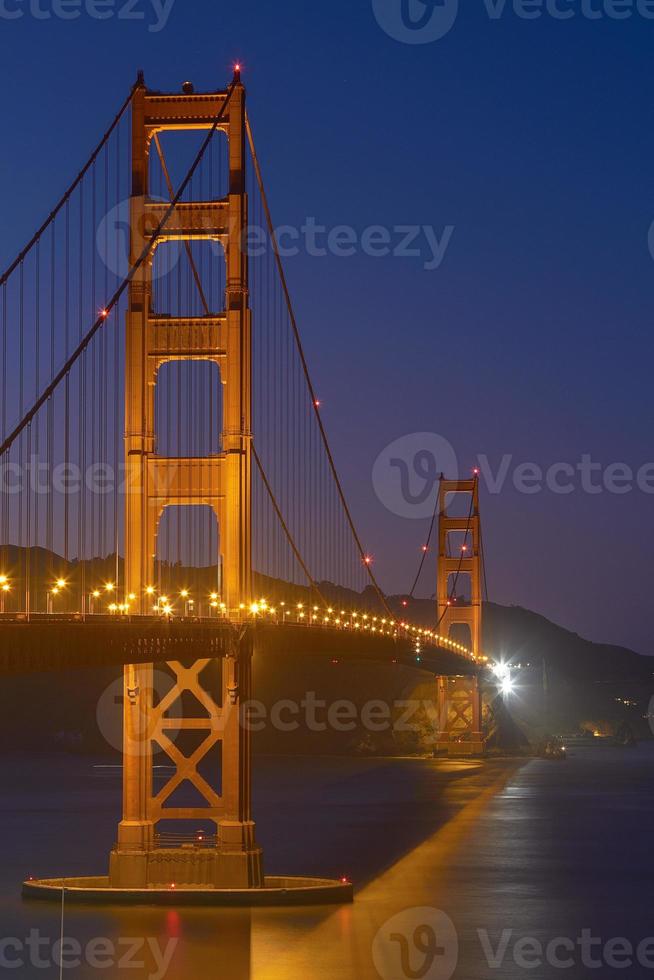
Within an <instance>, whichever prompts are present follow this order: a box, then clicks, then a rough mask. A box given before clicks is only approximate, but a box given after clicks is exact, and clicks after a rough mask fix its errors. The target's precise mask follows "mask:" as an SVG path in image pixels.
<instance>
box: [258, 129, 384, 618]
mask: <svg viewBox="0 0 654 980" xmlns="http://www.w3.org/2000/svg"><path fill="white" fill-rule="evenodd" d="M245 127H246V132H247V138H248V143H249V146H250V152H251V154H252V161H253V164H254V171H255V174H256V178H257V184H258V185H259V192H260V194H261V201H262V204H263V209H264V213H265V215H266V224H267V226H268V233H269V235H270V239H271V242H272V246H273V253H274V256H275V262H276V265H277V271H278V273H279V278H280V282H281V285H282V290H283V293H284V298H285V301H286V308H287V310H288V315H289V318H290V322H291V327H292V330H293V336H294V338H295V343H296V346H297V350H298V354H299V356H300V362H301V364H302V371H303V373H304V378H305V381H306V384H307V388H308V390H309V396H310V398H311V404H312V406H313V411H314V414H315V417H316V420H317V423H318V428H319V430H320V436H321V439H322V443H323V446H324V448H325V452H326V454H327V459H328V461H329V467H330V469H331V473H332V476H333V478H334V482H335V484H336V489H337V491H338V496H339V497H340V500H341V504H342V506H343V510H344V513H345V517H346V519H347V523H348V525H349V527H350V531H351V532H352V537H353V538H354V542H355V544H356V546H357V549H358V551H359V555H360V557H361V561H362V563H363V565H364V567H365V568H366V570H367V573H368V577H369V578H370V581H371V583H372V586H373V588H374V590H375V592H376V593H377V596H378V598H379V599H380V601H381V603H382V605H383V607H384V609H385V610H386V612H387V613H388V615H389V616H390V617H391V618H393V612H392V610H391V608H390V606H389V604H388V600H387V599H386V596H385V595H384V593H383V592H382V590H381V587H380V586H379V583H378V582H377V579H376V577H375V574H374V572H373V570H372V568H371V567H370V560H369V559H368V558H367V557H366V553H365V551H364V549H363V545H362V544H361V539H360V538H359V534H358V532H357V529H356V527H355V524H354V520H353V518H352V514H351V511H350V508H349V506H348V503H347V500H346V498H345V493H344V491H343V487H342V484H341V481H340V477H339V475H338V471H337V469H336V464H335V462H334V457H333V455H332V451H331V449H330V446H329V442H328V440H327V433H326V431H325V427H324V425H323V422H322V418H321V415H320V411H319V402H318V399H317V396H316V391H315V389H314V387H313V382H312V381H311V375H310V374H309V366H308V364H307V360H306V356H305V353H304V347H303V345H302V340H301V338H300V331H299V329H298V325H297V320H296V317H295V311H294V308H293V303H292V301H291V295H290V292H289V289H288V283H287V281H286V274H285V272H284V265H283V263H282V259H281V256H280V254H279V247H278V244H277V235H276V233H275V228H274V226H273V222H272V216H271V213H270V207H269V206H268V197H267V195H266V190H265V186H264V183H263V175H262V172H261V167H260V165H259V158H258V156H257V152H256V149H255V146H254V137H253V134H252V126H251V123H250V118H249V116H248V115H247V113H246V116H245Z"/></svg>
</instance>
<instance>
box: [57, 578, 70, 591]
mask: <svg viewBox="0 0 654 980" xmlns="http://www.w3.org/2000/svg"><path fill="white" fill-rule="evenodd" d="M67 584H68V583H67V582H66V579H65V578H58V579H57V588H58V589H65V588H66V585H67Z"/></svg>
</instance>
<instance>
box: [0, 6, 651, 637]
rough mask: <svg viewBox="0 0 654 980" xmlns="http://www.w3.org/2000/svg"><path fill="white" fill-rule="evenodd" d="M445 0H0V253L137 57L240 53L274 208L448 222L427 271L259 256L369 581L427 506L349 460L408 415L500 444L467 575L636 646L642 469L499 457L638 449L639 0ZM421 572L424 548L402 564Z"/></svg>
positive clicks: (645, 58)
mask: <svg viewBox="0 0 654 980" xmlns="http://www.w3.org/2000/svg"><path fill="white" fill-rule="evenodd" d="M39 2H40V8H39V9H41V10H45V11H48V10H50V11H51V10H52V4H51V2H50V0H39ZM124 2H125V0H117V4H116V6H117V8H118V9H120V8H122V7H123V6H124ZM387 2H388V3H391V4H392V3H393V0H387ZM399 2H400V0H397V5H398V6H399ZM413 2H414V3H416V4H418V0H413ZM17 6H20V5H19V4H18V0H5V3H4V5H3V4H0V7H1V8H2V9H4V10H7V9H9V10H13V9H14V8H15V7H17ZM571 6H572V8H573V9H579V8H580V4H579V5H577V6H575V4H574V3H572V4H571ZM463 7H464V9H462V10H461V11H460V13H459V16H458V18H457V21H456V23H455V25H454V27H453V28H452V30H451V31H450V32H449V33H448V34H447V35H446V36H445V37H443V38H442V39H441V40H438V41H435V42H434V43H429V44H424V45H423V44H404V43H400V42H398V41H397V40H394V39H393V38H391V37H389V36H388V35H387V34H386V33H385V32H384V31H383V30H382V29H381V27H380V26H379V24H378V23H377V20H376V19H375V16H374V14H373V9H372V3H371V0H330V2H329V3H320V4H317V3H313V4H310V3H307V2H306V0H304V2H299V0H283V2H280V3H271V2H270V0H256V2H238V3H226V2H222V0H176V3H175V5H174V7H173V9H172V13H171V15H170V19H169V20H168V22H167V24H166V26H165V27H164V29H163V30H161V31H159V32H156V33H155V32H152V31H149V30H148V25H149V24H150V25H152V23H153V22H154V21H155V20H156V17H155V16H154V15H153V12H152V0H138V3H137V4H136V6H135V8H134V9H135V11H136V12H137V13H138V12H143V13H144V14H145V17H146V19H145V20H143V21H139V20H124V19H119V18H117V17H116V16H113V17H112V18H110V19H107V20H104V21H98V20H94V19H93V18H91V17H90V16H89V15H88V13H84V14H83V15H82V16H80V17H79V19H77V20H71V21H63V20H61V19H57V18H55V17H52V18H50V19H37V18H36V17H35V16H34V14H33V13H31V12H30V4H29V2H27V0H26V2H25V3H24V4H23V5H22V9H23V11H24V16H23V17H21V18H19V19H15V20H8V19H5V18H3V17H2V16H0V43H1V50H2V62H1V64H2V68H1V72H2V79H3V84H2V86H1V88H0V92H1V94H0V100H1V106H2V111H1V116H2V121H3V126H4V138H3V139H2V141H1V142H0V177H1V179H2V185H3V187H4V189H5V193H4V196H3V204H2V224H1V226H0V257H1V262H2V265H5V264H6V262H7V261H8V260H9V259H10V258H11V257H13V254H14V253H15V252H16V251H17V249H18V247H19V246H20V245H22V243H23V241H24V240H25V239H27V238H28V237H29V235H30V234H31V233H32V231H33V230H34V228H35V226H36V225H37V223H39V222H40V220H41V219H42V218H43V216H44V215H45V213H47V211H48V210H49V209H50V207H51V206H52V204H53V203H54V201H55V199H56V198H57V197H58V195H59V194H60V192H61V190H62V189H63V187H64V186H65V185H66V184H67V183H68V182H69V180H70V179H71V178H72V176H73V175H74V173H76V172H77V170H78V169H79V167H80V166H81V164H82V163H83V162H84V160H85V159H86V157H87V156H88V151H89V150H90V148H91V146H92V145H93V144H94V142H95V141H96V140H97V139H98V138H99V135H100V133H101V131H102V130H103V129H104V127H105V126H106V124H107V123H108V121H109V120H110V119H111V117H112V115H113V113H114V111H115V109H116V108H117V106H118V105H119V103H120V102H121V101H122V99H123V98H124V95H125V93H126V91H127V89H128V87H129V85H130V84H131V83H132V81H133V79H134V77H135V75H136V71H137V69H138V68H139V67H142V68H143V69H144V70H145V73H146V81H147V82H148V84H149V85H150V86H151V87H154V88H162V89H169V90H177V88H178V86H179V85H180V83H181V82H182V81H183V80H184V79H186V78H191V79H192V80H193V81H194V82H195V84H196V86H197V87H198V88H215V87H218V86H223V85H224V84H226V82H227V81H228V79H229V76H230V65H231V63H232V62H233V60H234V59H235V58H240V59H242V60H243V62H244V65H245V73H244V80H245V82H246V84H247V86H248V92H249V107H250V113H251V116H252V119H253V123H254V125H255V128H256V137H257V142H258V146H259V152H260V156H261V159H262V164H263V167H264V170H265V173H266V175H267V182H268V189H269V195H270V199H271V204H272V207H273V215H274V218H275V221H276V222H277V223H288V224H290V225H297V226H300V225H302V224H304V222H305V221H306V218H307V216H314V217H315V218H316V220H317V221H318V222H320V223H322V224H325V225H328V226H330V227H332V226H334V225H338V224H347V225H351V226H353V227H354V228H355V229H357V230H358V231H359V232H361V231H362V230H363V229H364V228H366V227H367V226H369V225H383V226H385V227H389V228H393V226H395V225H412V224H416V225H420V226H422V225H428V226H433V227H434V228H435V229H436V231H437V233H438V235H440V234H441V233H442V230H443V228H444V227H445V226H448V225H451V226H454V232H453V234H452V238H451V241H450V243H449V246H448V248H447V251H446V254H445V257H444V260H443V262H442V264H441V265H440V267H439V268H438V269H436V270H432V271H428V270H425V269H424V267H423V266H424V261H425V257H424V256H423V257H422V258H420V257H413V258H402V257H396V256H388V257H386V258H373V257H370V256H367V255H362V254H357V255H355V256H352V257H348V258H344V257H338V256H328V257H322V258H318V257H313V256H308V255H306V254H302V255H300V256H298V257H296V258H292V259H289V260H288V262H287V270H288V275H289V280H290V284H291V287H292V291H293V295H294V297H295V301H296V305H297V309H298V313H299V319H300V322H301V324H302V331H303V336H304V339H305V343H306V347H307V351H308V355H309V359H310V364H311V366H312V370H313V374H314V376H315V379H316V384H317V388H318V389H319V391H320V396H321V398H322V400H323V402H324V417H325V421H326V424H327V427H328V431H329V433H330V435H331V438H332V442H333V445H334V450H335V454H336V458H337V461H338V463H339V466H340V469H341V471H342V473H343V477H344V481H345V484H346V488H347V491H348V494H349V496H350V498H351V501H352V505H353V510H354V513H355V516H356V519H357V522H358V524H359V526H360V528H361V533H362V537H363V539H364V541H365V542H366V543H367V546H368V547H369V550H370V552H371V553H372V554H374V556H375V567H376V571H377V573H378V576H379V578H380V580H381V581H382V583H383V585H384V586H385V587H386V588H387V589H388V590H392V591H401V590H405V589H407V588H408V587H409V585H410V582H411V580H412V578H413V574H414V571H415V565H416V562H417V560H418V557H419V549H420V545H421V544H422V542H423V540H424V536H425V534H426V527H427V524H428V520H422V521H420V520H407V519H405V518H401V517H398V516H396V515H394V514H392V513H390V512H389V511H388V510H387V509H386V508H385V507H384V506H383V504H382V503H381V501H380V500H379V499H378V497H377V495H376V494H375V492H374V489H373V484H372V479H371V472H372V467H373V463H374V461H375V459H376V458H377V456H378V454H379V453H380V452H381V451H382V450H383V449H384V447H385V446H386V445H387V444H388V443H390V442H391V441H393V440H395V439H397V438H399V437H402V436H405V435H406V434H408V433H414V432H433V433H437V434H439V435H441V436H443V437H444V438H446V439H447V440H448V441H449V442H450V443H451V444H452V446H453V447H454V450H455V452H456V454H457V457H458V459H459V462H460V465H461V469H462V471H464V470H467V469H468V468H469V467H470V466H472V465H473V464H474V462H475V459H476V457H477V454H480V453H481V454H486V455H487V457H488V459H489V461H490V465H491V466H492V468H493V470H495V469H497V467H498V466H499V463H500V460H501V458H502V456H503V455H504V454H510V455H511V457H512V461H511V466H510V469H509V477H508V479H507V482H506V485H505V487H504V489H503V490H502V491H501V492H500V493H498V494H491V493H489V492H488V490H487V489H484V490H483V498H482V508H483V520H484V528H485V538H486V548H487V556H488V566H489V569H488V570H489V587H490V597H491V598H492V599H494V600H497V601H500V602H504V603H517V604H520V605H524V606H528V607H530V608H533V609H535V610H537V611H540V612H543V613H544V614H546V615H548V616H550V617H551V618H553V619H555V620H556V621H558V622H560V623H562V624H564V625H566V626H568V627H571V628H572V629H574V630H576V631H578V632H579V633H581V634H583V635H585V636H588V637H590V638H592V639H597V640H606V641H611V642H619V643H625V644H628V645H632V646H633V647H635V648H636V649H638V650H640V651H642V652H645V653H649V652H654V651H653V650H652V649H651V643H650V629H651V625H652V613H651V599H650V592H649V589H650V581H651V563H652V557H651V556H652V508H653V507H654V496H652V495H651V494H646V493H643V492H642V491H641V490H639V489H637V488H635V489H633V490H632V491H631V492H629V493H625V494H614V493H608V492H606V491H604V492H602V493H599V494H589V493H587V492H584V490H583V488H582V486H581V479H580V478H577V479H576V481H575V485H574V487H575V488H574V490H573V492H571V493H569V494H565V495H563V494H555V493H552V492H551V491H550V490H548V489H543V490H542V492H540V493H537V494H533V495H526V494H523V493H519V492H517V491H516V490H515V488H514V487H513V485H512V476H511V474H512V473H513V471H514V469H515V466H517V465H518V464H520V463H525V462H534V463H537V464H539V465H540V466H542V467H543V468H547V467H549V466H550V465H551V464H553V463H556V462H564V463H569V464H571V465H572V466H576V464H577V463H578V462H579V461H580V460H581V459H582V457H583V455H584V454H590V455H591V456H592V458H593V460H594V461H596V462H598V463H601V464H603V466H604V467H606V466H608V465H609V464H611V463H617V462H624V463H627V464H629V465H630V466H631V467H633V468H634V470H637V469H638V468H639V467H640V466H641V465H643V464H644V463H647V462H649V461H654V446H653V445H652V438H651V431H652V408H651V399H652V394H651V370H652V369H651V363H652V354H653V350H654V341H653V340H652V330H651V321H652V294H653V291H654V260H653V259H652V256H651V255H650V252H649V249H648V232H649V229H650V225H651V224H652V222H653V221H654V181H653V174H654V168H653V166H652V160H653V149H654V140H653V135H652V134H653V133H654V120H653V118H652V116H653V114H654V103H653V101H652V78H653V74H652V71H653V70H652V64H653V62H652V49H653V47H654V21H652V20H649V21H648V20H644V19H643V18H642V17H641V16H639V15H637V14H634V15H633V16H632V17H631V18H630V19H626V20H622V21H619V20H615V19H612V18H609V17H606V16H604V17H601V18H599V19H597V20H592V21H591V20H588V19H586V18H584V17H582V16H581V15H579V16H576V17H574V18H573V19H571V20H569V21H558V20H554V19H552V18H551V17H549V16H547V15H545V16H543V17H542V18H540V19H537V20H531V21H528V20H524V19H522V18H520V17H518V16H517V15H516V13H515V12H514V11H513V9H512V8H511V6H510V5H508V6H507V8H506V9H505V12H504V14H503V16H502V17H500V18H499V19H491V18H490V17H489V16H488V13H487V12H486V7H485V6H484V4H483V2H482V0H479V2H474V0H466V2H465V4H464V5H463ZM595 7H597V8H600V7H601V0H595ZM103 9H105V10H111V7H110V6H109V5H107V7H105V8H103ZM416 9H417V7H416ZM113 12H114V13H116V10H114V11H113ZM427 258H429V255H427ZM594 479H595V480H598V479H599V480H600V481H601V479H602V476H601V474H600V475H599V477H597V476H596V477H595V478H594ZM650 482H652V483H654V481H650ZM432 591H433V586H432V584H431V582H430V581H429V576H428V574H426V575H425V578H424V579H423V582H422V589H421V592H422V594H429V593H430V592H432Z"/></svg>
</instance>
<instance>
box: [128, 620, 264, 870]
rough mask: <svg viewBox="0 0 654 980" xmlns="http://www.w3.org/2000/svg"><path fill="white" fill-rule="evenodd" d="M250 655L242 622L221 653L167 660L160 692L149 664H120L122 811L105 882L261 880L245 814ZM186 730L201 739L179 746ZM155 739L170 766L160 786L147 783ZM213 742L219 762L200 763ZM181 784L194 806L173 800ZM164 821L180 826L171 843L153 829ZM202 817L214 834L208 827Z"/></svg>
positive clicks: (248, 812)
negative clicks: (168, 680)
mask: <svg viewBox="0 0 654 980" xmlns="http://www.w3.org/2000/svg"><path fill="white" fill-rule="evenodd" d="M252 654H253V638H252V634H251V632H250V631H245V632H244V633H243V634H242V635H241V636H240V637H239V638H237V639H234V648H233V650H232V651H231V652H230V653H228V654H227V655H225V656H223V657H221V658H219V659H212V660H209V659H207V660H196V661H194V662H191V663H186V664H184V663H181V662H176V661H175V662H171V663H169V664H167V665H166V666H167V668H168V672H169V673H170V675H171V677H172V678H173V679H174V681H173V685H172V687H171V688H170V690H168V691H166V692H164V691H162V690H159V687H160V686H161V684H160V681H159V680H158V679H157V681H156V682H155V672H154V668H153V666H152V665H145V666H140V667H134V666H129V667H126V668H125V679H124V685H125V687H124V691H125V695H124V740H123V765H124V770H123V819H122V821H121V823H120V825H119V828H118V841H117V844H116V847H115V848H114V850H113V851H112V853H111V858H110V868H109V884H110V887H111V888H116V889H134V888H136V889H148V888H166V887H172V886H174V887H182V888H183V887H187V888H188V887H195V888H221V889H225V888H228V889H229V888H238V889H242V888H260V887H262V886H263V884H264V879H263V868H262V851H261V848H259V847H258V845H257V843H256V836H255V824H254V821H253V820H252V814H251V736H250V732H249V727H248V726H247V725H246V724H243V723H242V710H241V709H242V705H243V704H245V703H246V702H247V701H249V700H250V698H251V686H252ZM205 672H206V673H205ZM203 675H204V676H205V677H207V680H208V681H209V683H207V682H205V680H204V677H203ZM209 675H212V676H209ZM213 675H217V676H213ZM157 678H158V674H157ZM210 681H213V682H214V683H213V684H211V683H210ZM191 705H193V708H191ZM184 733H190V734H191V735H194V736H195V737H196V739H198V738H200V739H201V740H200V741H199V743H196V744H194V745H193V746H192V747H191V749H190V750H188V749H187V750H186V751H185V750H184V746H182V745H181V744H180V745H178V744H176V742H177V740H181V739H182V737H183V734H184ZM202 736H204V737H202ZM154 747H158V748H160V749H162V750H163V751H164V752H165V753H166V756H167V762H170V763H171V765H172V766H173V767H174V773H173V775H171V776H170V777H169V778H167V779H166V781H165V783H164V785H163V786H162V787H159V786H156V787H155V785H154V772H155V770H154V768H153V767H154V753H153V749H154ZM215 747H218V748H219V749H220V755H221V762H220V769H218V768H217V767H216V766H214V765H213V763H212V764H211V765H210V766H208V770H209V771H205V772H201V771H200V766H201V764H202V763H203V762H206V761H207V758H208V756H209V753H210V752H211V750H212V749H214V748H215ZM180 787H184V789H185V790H186V791H187V792H192V794H193V796H194V797H200V798H201V805H194V806H189V805H187V803H188V800H186V799H185V800H180V801H179V803H180V805H175V803H174V800H173V797H174V795H175V794H176V792H177V791H178V790H179V789H180ZM166 820H171V821H175V823H176V824H177V823H180V824H182V825H183V826H184V825H185V826H186V827H188V833H180V834H177V835H176V837H175V840H174V845H173V846H171V845H170V838H167V837H165V836H163V835H162V836H159V835H158V833H157V826H158V824H159V823H160V822H161V821H166ZM207 822H212V823H213V824H214V826H215V834H211V833H207V831H206V826H205V825H206V823H207ZM198 828H201V829H198Z"/></svg>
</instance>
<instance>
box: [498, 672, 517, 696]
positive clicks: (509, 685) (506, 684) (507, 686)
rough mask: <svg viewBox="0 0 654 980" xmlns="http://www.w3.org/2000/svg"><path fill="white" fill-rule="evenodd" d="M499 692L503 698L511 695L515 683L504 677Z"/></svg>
mask: <svg viewBox="0 0 654 980" xmlns="http://www.w3.org/2000/svg"><path fill="white" fill-rule="evenodd" d="M501 691H502V694H503V695H504V696H505V697H508V696H509V695H510V694H513V692H514V691H515V681H514V680H513V679H512V678H511V677H508V676H507V677H505V678H504V679H503V680H502V686H501Z"/></svg>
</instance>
